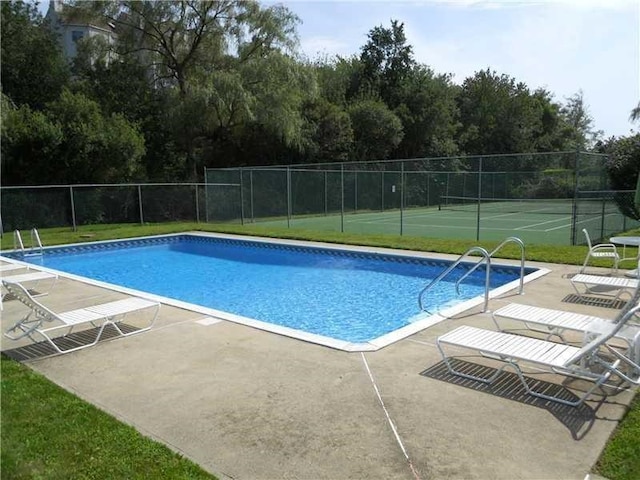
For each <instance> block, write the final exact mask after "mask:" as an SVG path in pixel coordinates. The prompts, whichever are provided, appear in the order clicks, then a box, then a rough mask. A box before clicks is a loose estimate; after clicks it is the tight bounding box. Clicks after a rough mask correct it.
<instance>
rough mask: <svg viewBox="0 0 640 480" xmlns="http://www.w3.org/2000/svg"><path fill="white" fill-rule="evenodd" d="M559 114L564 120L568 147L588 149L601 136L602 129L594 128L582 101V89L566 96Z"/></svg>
mask: <svg viewBox="0 0 640 480" xmlns="http://www.w3.org/2000/svg"><path fill="white" fill-rule="evenodd" d="M560 114H561V117H562V119H563V121H564V128H563V132H564V134H565V136H566V138H567V139H568V143H569V147H570V148H572V149H576V150H589V149H591V148H592V147H593V146H594V145H595V143H596V142H597V140H598V139H599V137H601V136H602V131H600V130H595V129H594V125H593V117H592V116H591V114H590V113H589V109H588V107H587V105H586V103H585V101H584V95H583V94H582V90H580V91H578V93H576V94H574V95H572V96H571V97H569V98H567V103H566V104H565V105H564V106H563V107H562V108H561V109H560Z"/></svg>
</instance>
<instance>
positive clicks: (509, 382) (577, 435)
mask: <svg viewBox="0 0 640 480" xmlns="http://www.w3.org/2000/svg"><path fill="white" fill-rule="evenodd" d="M450 361H451V363H452V364H453V365H452V366H453V367H454V368H455V369H456V370H458V371H461V372H463V373H468V374H471V375H476V376H482V377H489V376H490V375H493V374H494V373H495V371H496V369H495V368H492V367H488V366H485V365H479V364H477V363H471V362H466V361H464V360H460V359H457V358H452V359H450ZM420 375H422V376H424V377H428V378H433V379H436V380H442V381H444V382H447V383H452V384H454V385H458V386H461V387H465V388H470V389H472V390H476V391H478V392H484V393H489V394H491V395H496V396H498V397H501V398H506V399H509V400H513V401H516V402H519V403H524V404H526V405H531V406H533V407H538V408H542V409H544V410H547V411H548V412H549V413H551V414H552V415H553V416H554V417H556V418H557V419H558V420H559V421H560V422H561V423H562V424H563V425H564V426H565V427H567V429H568V430H569V432H571V436H572V437H573V438H574V440H580V439H582V438H584V436H585V435H586V434H587V433H588V432H589V430H590V429H591V427H592V426H593V423H594V421H595V420H596V411H597V408H595V409H594V408H592V407H590V406H589V405H586V404H584V403H583V404H582V405H580V406H578V407H570V406H568V405H563V404H561V403H558V402H552V401H550V400H544V399H542V398H538V397H534V396H533V395H530V394H528V393H527V391H526V390H525V388H524V386H523V385H522V382H520V379H519V378H518V376H517V375H516V374H515V373H512V372H507V371H503V372H502V373H500V375H499V376H498V378H496V379H495V381H494V382H493V383H492V384H490V385H488V384H486V383H483V382H479V381H476V380H470V379H468V378H464V377H461V376H458V375H453V374H452V373H450V372H449V370H448V369H447V365H446V364H445V363H444V362H439V363H437V364H435V365H433V366H432V367H430V368H428V369H426V370H424V371H423V372H420ZM527 381H528V382H529V384H530V386H531V387H532V388H534V389H535V390H538V391H540V390H544V391H545V393H547V394H549V395H554V396H557V397H560V398H562V399H564V400H568V401H576V400H577V399H578V398H579V397H578V396H576V395H575V394H574V393H572V392H571V391H569V390H568V389H567V388H565V387H564V386H562V385H558V384H556V383H550V382H545V381H543V380H539V379H534V378H531V377H527ZM601 404H602V402H600V403H598V408H599V405H601Z"/></svg>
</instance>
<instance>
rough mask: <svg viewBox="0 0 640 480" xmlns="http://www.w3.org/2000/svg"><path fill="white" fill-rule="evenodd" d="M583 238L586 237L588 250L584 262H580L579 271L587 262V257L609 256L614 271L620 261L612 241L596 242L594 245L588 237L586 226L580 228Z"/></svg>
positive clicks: (581, 271)
mask: <svg viewBox="0 0 640 480" xmlns="http://www.w3.org/2000/svg"><path fill="white" fill-rule="evenodd" d="M582 232H583V233H584V236H585V238H586V239H587V246H588V247H589V251H588V252H587V256H586V257H585V259H584V263H583V264H582V268H581V269H580V273H583V272H584V271H585V269H586V268H587V265H588V264H589V259H591V258H610V259H612V260H613V271H614V272H616V271H617V270H618V263H619V262H620V255H618V249H617V248H616V246H615V245H614V244H613V243H598V244H596V245H592V244H591V237H589V232H588V231H587V229H586V228H583V229H582Z"/></svg>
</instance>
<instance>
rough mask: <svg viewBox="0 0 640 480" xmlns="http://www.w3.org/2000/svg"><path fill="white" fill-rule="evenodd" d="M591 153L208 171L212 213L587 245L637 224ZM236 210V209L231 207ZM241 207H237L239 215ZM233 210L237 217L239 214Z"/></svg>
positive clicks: (333, 227) (304, 224)
mask: <svg viewBox="0 0 640 480" xmlns="http://www.w3.org/2000/svg"><path fill="white" fill-rule="evenodd" d="M605 161H606V156H604V155H599V154H590V153H583V152H554V153H538V154H536V153H532V154H518V155H490V156H478V157H447V158H423V159H410V160H393V161H380V162H357V163H356V162H353V163H349V162H346V163H323V164H307V165H282V166H270V167H245V168H230V169H206V170H205V182H206V185H207V186H206V188H207V192H208V198H215V199H216V201H215V202H213V203H208V204H207V207H208V208H211V209H212V210H208V215H209V217H210V218H212V219H217V220H230V219H231V217H230V216H229V215H232V216H233V219H235V220H237V221H240V222H241V223H254V222H255V223H257V222H261V223H263V224H266V225H274V226H286V227H289V228H306V229H314V230H329V231H340V232H353V233H369V234H400V235H416V236H427V237H438V238H462V239H473V240H502V239H504V238H505V237H507V236H511V235H515V236H518V237H520V238H521V239H523V240H524V241H526V242H529V243H551V244H561V245H575V244H583V243H585V238H584V235H583V233H582V229H584V228H586V229H587V230H588V231H589V233H590V235H591V237H592V238H595V239H601V238H606V237H607V236H608V235H611V234H615V233H619V232H621V231H624V230H628V229H630V228H635V227H637V226H638V225H639V223H638V222H637V221H635V220H632V219H630V218H629V217H626V216H625V215H623V214H622V213H621V212H624V211H625V210H624V208H622V209H621V205H624V202H628V201H633V192H617V191H612V190H610V188H609V181H608V177H607V173H606V168H605ZM232 207H233V208H232ZM238 210H239V212H238ZM234 211H235V213H234Z"/></svg>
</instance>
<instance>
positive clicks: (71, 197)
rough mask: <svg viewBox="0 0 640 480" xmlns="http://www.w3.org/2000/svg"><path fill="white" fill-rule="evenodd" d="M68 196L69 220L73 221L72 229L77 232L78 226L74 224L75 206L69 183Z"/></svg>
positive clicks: (71, 186) (71, 187)
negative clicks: (69, 200) (69, 201)
mask: <svg viewBox="0 0 640 480" xmlns="http://www.w3.org/2000/svg"><path fill="white" fill-rule="evenodd" d="M69 198H70V199H71V222H72V223H73V231H74V232H77V231H78V227H77V226H76V206H75V204H74V202H73V185H69Z"/></svg>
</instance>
